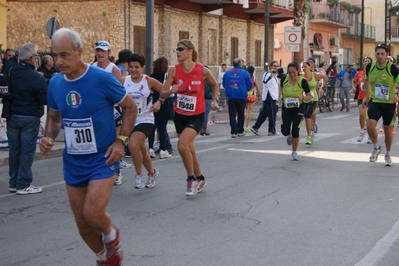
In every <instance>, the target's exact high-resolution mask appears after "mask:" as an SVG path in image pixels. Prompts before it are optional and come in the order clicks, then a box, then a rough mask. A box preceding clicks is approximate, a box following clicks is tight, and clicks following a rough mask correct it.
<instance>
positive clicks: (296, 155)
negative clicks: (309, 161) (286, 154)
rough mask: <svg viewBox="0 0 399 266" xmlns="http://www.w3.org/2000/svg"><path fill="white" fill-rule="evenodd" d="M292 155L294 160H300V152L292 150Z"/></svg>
mask: <svg viewBox="0 0 399 266" xmlns="http://www.w3.org/2000/svg"><path fill="white" fill-rule="evenodd" d="M291 157H292V160H293V161H298V160H299V159H298V154H297V153H296V151H293V152H292V154H291Z"/></svg>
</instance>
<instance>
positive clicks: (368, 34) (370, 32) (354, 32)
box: [341, 23, 375, 40]
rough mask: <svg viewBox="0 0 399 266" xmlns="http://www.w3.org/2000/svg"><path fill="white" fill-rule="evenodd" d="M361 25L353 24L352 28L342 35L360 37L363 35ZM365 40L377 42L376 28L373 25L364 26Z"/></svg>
mask: <svg viewBox="0 0 399 266" xmlns="http://www.w3.org/2000/svg"><path fill="white" fill-rule="evenodd" d="M361 27H362V24H361V23H355V24H353V25H352V26H351V27H350V28H347V29H346V30H344V31H342V32H341V33H342V34H343V35H347V36H350V37H359V38H360V34H361ZM364 38H366V39H370V40H375V27H374V26H371V25H366V24H365V25H364Z"/></svg>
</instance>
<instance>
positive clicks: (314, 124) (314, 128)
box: [312, 123, 319, 133]
mask: <svg viewBox="0 0 399 266" xmlns="http://www.w3.org/2000/svg"><path fill="white" fill-rule="evenodd" d="M318 130H319V128H318V126H317V123H313V125H312V131H313V133H317V131H318Z"/></svg>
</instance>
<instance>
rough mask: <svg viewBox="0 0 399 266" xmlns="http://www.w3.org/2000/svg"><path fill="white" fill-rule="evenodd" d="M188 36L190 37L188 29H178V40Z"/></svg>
mask: <svg viewBox="0 0 399 266" xmlns="http://www.w3.org/2000/svg"><path fill="white" fill-rule="evenodd" d="M189 38H190V33H189V32H188V31H179V41H180V40H183V39H189Z"/></svg>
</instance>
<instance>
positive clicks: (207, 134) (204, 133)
mask: <svg viewBox="0 0 399 266" xmlns="http://www.w3.org/2000/svg"><path fill="white" fill-rule="evenodd" d="M210 134H211V132H209V130H205V131H203V130H201V131H200V135H201V136H204V135H205V136H209V135H210Z"/></svg>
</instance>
